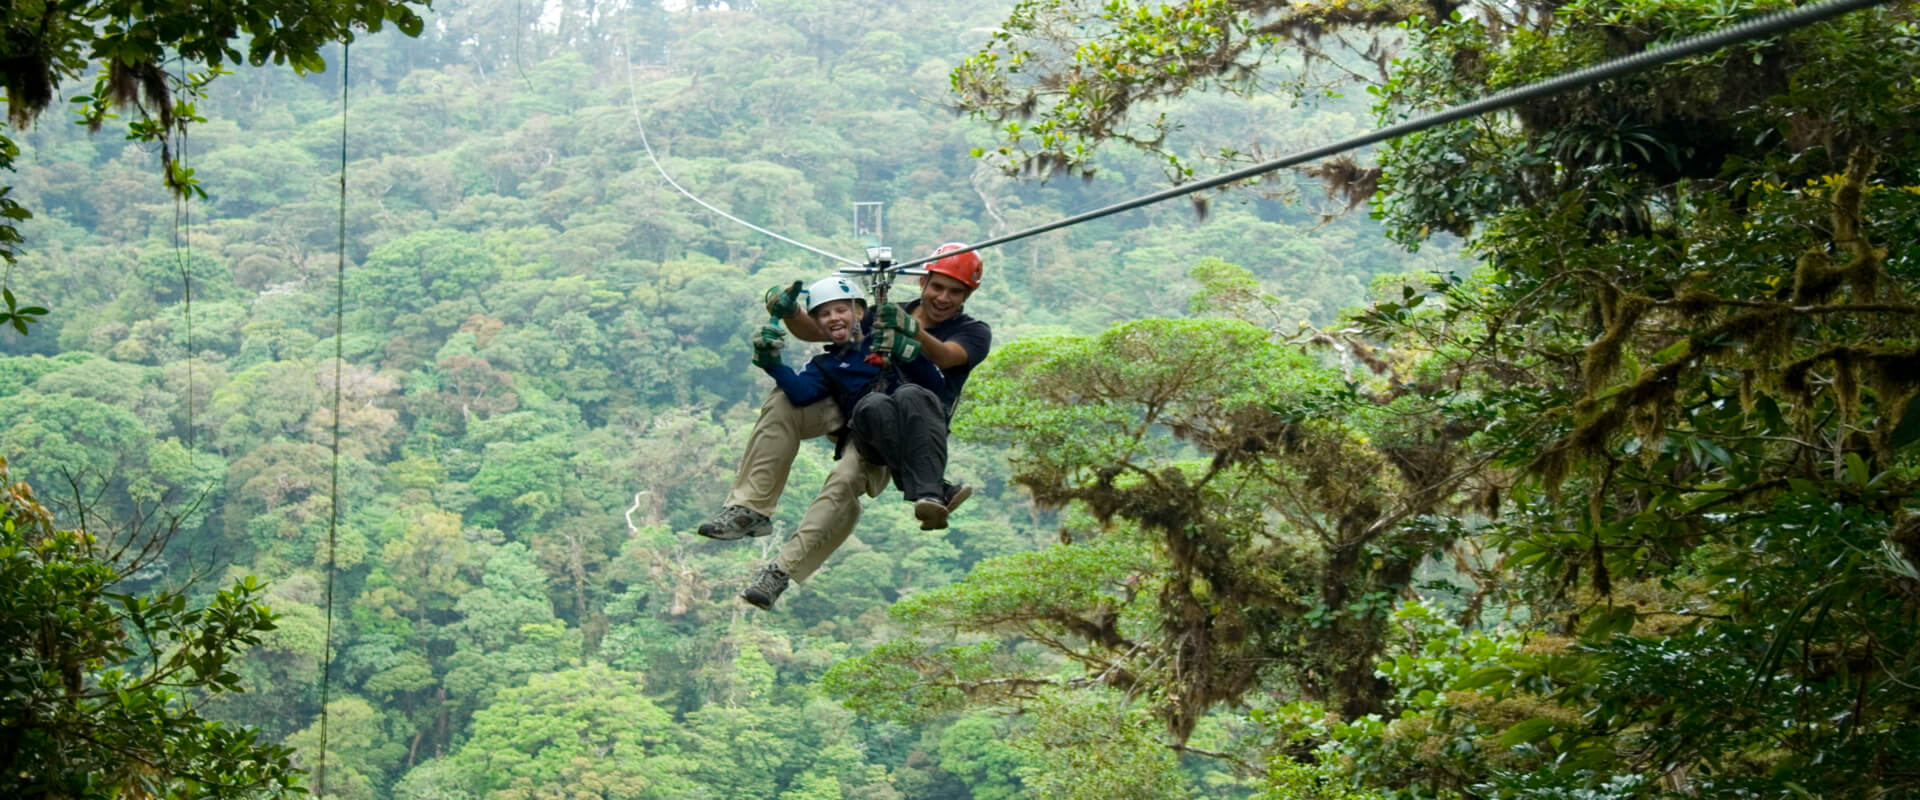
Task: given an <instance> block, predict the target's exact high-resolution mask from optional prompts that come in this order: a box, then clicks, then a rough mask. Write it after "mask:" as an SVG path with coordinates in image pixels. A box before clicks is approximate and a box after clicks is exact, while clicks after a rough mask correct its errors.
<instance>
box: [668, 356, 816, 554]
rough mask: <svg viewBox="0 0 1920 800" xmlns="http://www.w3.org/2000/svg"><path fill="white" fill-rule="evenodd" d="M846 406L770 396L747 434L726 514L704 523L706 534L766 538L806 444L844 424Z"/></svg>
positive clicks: (775, 393)
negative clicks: (842, 409)
mask: <svg viewBox="0 0 1920 800" xmlns="http://www.w3.org/2000/svg"><path fill="white" fill-rule="evenodd" d="M840 425H841V422H840V409H838V408H836V407H834V404H832V403H828V402H820V403H809V404H807V405H804V406H795V405H794V404H793V403H791V402H788V401H787V394H786V393H785V392H782V391H780V390H778V389H775V390H773V392H772V393H770V394H768V395H767V401H766V402H765V403H763V404H761V406H760V417H759V419H756V420H755V421H754V423H753V431H752V432H750V433H748V434H747V446H746V449H745V451H743V452H742V453H741V454H740V468H739V470H737V471H736V472H735V473H734V476H733V487H732V488H731V489H730V490H729V491H728V492H727V501H726V503H725V505H724V507H722V508H721V510H720V514H719V515H718V516H716V517H714V518H713V520H711V521H709V522H707V523H706V524H704V525H701V526H700V535H702V536H707V537H710V538H714V539H738V538H741V537H744V536H765V535H767V534H769V533H772V532H773V523H772V521H771V520H770V519H769V518H770V517H772V516H773V512H774V509H776V508H778V507H779V506H780V494H781V492H783V491H785V490H786V487H787V473H788V471H789V470H791V469H792V467H793V459H794V456H795V455H797V454H798V453H799V452H800V442H801V440H803V439H811V438H813V437H815V436H824V435H826V434H828V433H831V432H833V431H835V430H838V429H839V428H840Z"/></svg>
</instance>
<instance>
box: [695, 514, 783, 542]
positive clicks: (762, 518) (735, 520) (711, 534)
mask: <svg viewBox="0 0 1920 800" xmlns="http://www.w3.org/2000/svg"><path fill="white" fill-rule="evenodd" d="M770 533H773V520H770V519H767V515H765V514H762V513H760V512H758V511H755V510H753V509H751V508H747V507H746V506H727V507H726V508H723V509H720V513H719V514H715V515H714V517H713V519H711V520H708V521H707V522H706V523H704V524H702V525H701V526H700V535H701V536H705V537H707V538H709V539H722V540H729V539H745V538H747V537H749V536H766V535H767V534H770Z"/></svg>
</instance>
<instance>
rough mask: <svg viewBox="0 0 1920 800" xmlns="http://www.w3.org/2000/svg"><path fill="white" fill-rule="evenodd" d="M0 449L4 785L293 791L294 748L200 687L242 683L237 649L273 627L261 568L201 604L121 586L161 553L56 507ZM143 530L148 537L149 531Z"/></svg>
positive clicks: (223, 793)
mask: <svg viewBox="0 0 1920 800" xmlns="http://www.w3.org/2000/svg"><path fill="white" fill-rule="evenodd" d="M6 467H7V465H6V462H5V460H4V459H0V485H3V486H4V488H3V489H0V570H4V575H0V586H4V587H5V590H4V592H0V606H3V607H0V619H4V620H5V623H4V624H3V625H0V639H4V646H0V687H4V688H3V689H0V696H4V697H5V701H4V704H3V705H0V730H4V733H0V759H3V760H0V791H4V792H5V793H6V795H7V796H9V797H22V798H26V797H79V798H112V797H122V796H126V795H128V794H139V795H145V796H157V797H188V796H191V797H220V798H242V797H258V796H268V795H278V794H284V793H286V792H288V791H290V790H292V789H293V788H294V787H295V786H296V785H297V781H298V779H299V771H298V770H296V769H294V768H293V766H292V765H291V763H290V762H289V760H288V754H289V753H290V751H289V750H288V749H287V748H284V747H280V746H277V745H273V744H269V743H266V742H263V741H260V740H259V739H258V738H257V732H256V731H254V730H251V729H249V728H245V727H241V726H235V725H229V724H224V723H221V722H217V721H213V720H208V719H205V718H203V717H202V716H201V715H200V713H199V710H198V708H197V705H196V702H195V698H196V696H197V695H199V694H201V693H221V692H238V691H241V686H240V681H239V675H238V674H237V673H236V672H234V671H233V666H234V662H235V659H236V658H238V657H240V656H241V655H242V654H243V653H245V651H246V650H247V648H248V647H249V646H251V645H255V644H259V643H260V641H261V640H260V637H261V635H262V634H264V633H265V632H267V631H271V630H273V628H274V616H273V614H272V613H271V612H270V611H268V610H267V608H266V606H265V605H263V604H262V603H261V602H259V599H258V598H259V595H260V591H261V588H262V587H261V586H260V584H259V583H257V582H255V581H254V580H253V579H251V578H248V579H245V580H241V581H238V582H236V583H235V584H234V585H233V586H231V587H230V588H227V589H223V590H220V591H219V592H218V593H216V594H215V595H213V597H212V598H211V600H210V602H208V603H207V604H206V605H204V606H202V605H196V604H190V603H189V602H188V600H187V596H186V595H185V594H183V593H179V592H156V593H151V594H122V593H117V592H114V591H112V590H113V588H114V586H115V584H118V583H120V582H122V581H123V580H124V579H125V578H126V577H127V575H128V574H130V573H132V572H134V571H136V570H138V569H139V568H140V567H141V566H143V564H142V563H141V561H140V559H141V558H142V557H151V555H152V554H153V553H154V552H155V549H156V548H155V546H154V543H153V542H152V541H146V542H139V541H134V540H128V541H127V542H125V544H127V545H137V546H138V547H137V548H136V549H134V550H132V551H131V554H132V556H133V557H132V558H131V559H130V560H126V561H122V562H120V563H118V564H116V563H113V562H112V561H111V560H110V559H112V558H114V557H116V556H115V554H116V553H128V552H129V551H128V550H126V549H124V548H114V547H112V546H111V545H110V543H108V542H103V541H102V540H101V539H99V538H97V537H96V536H94V535H92V534H89V533H87V532H85V531H74V530H56V529H55V527H54V524H53V516H52V514H51V513H49V512H48V511H47V510H46V509H45V508H44V507H42V506H41V505H40V503H39V502H37V501H36V500H35V499H34V495H33V491H32V490H31V489H30V488H29V487H28V486H27V485H26V484H24V483H13V482H12V480H11V476H10V474H9V473H8V472H7V468H6ZM136 535H137V534H136Z"/></svg>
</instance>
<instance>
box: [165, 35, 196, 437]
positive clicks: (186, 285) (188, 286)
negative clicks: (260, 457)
mask: <svg viewBox="0 0 1920 800" xmlns="http://www.w3.org/2000/svg"><path fill="white" fill-rule="evenodd" d="M188 77H189V76H188V74H187V58H186V56H184V55H182V56H181V57H180V90H181V91H182V92H185V91H186V89H187V86H188V83H187V80H188ZM174 160H175V161H176V162H178V163H179V165H180V170H179V172H178V175H179V176H180V177H181V179H182V180H185V178H186V175H187V126H186V124H185V123H184V122H183V123H181V125H180V148H179V152H178V153H176V154H175V156H174ZM168 177H169V178H172V177H173V176H168ZM183 241H184V242H185V247H184V248H183V247H182V246H181V243H182V242H183ZM183 249H184V251H185V253H186V255H185V257H184V258H182V256H181V252H182V250H183ZM173 260H174V263H175V264H176V265H178V266H179V267H180V284H181V286H180V295H181V298H182V310H181V314H182V316H183V317H184V319H185V328H186V338H187V345H186V347H187V468H188V469H189V470H191V469H192V468H193V445H194V431H193V429H194V383H193V188H192V187H191V186H188V185H182V186H179V187H176V188H175V189H174V195H173Z"/></svg>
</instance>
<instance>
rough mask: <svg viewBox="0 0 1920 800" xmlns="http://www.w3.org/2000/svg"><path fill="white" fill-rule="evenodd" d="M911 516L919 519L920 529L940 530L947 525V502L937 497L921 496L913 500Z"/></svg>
mask: <svg viewBox="0 0 1920 800" xmlns="http://www.w3.org/2000/svg"><path fill="white" fill-rule="evenodd" d="M913 516H914V517H916V518H918V519H919V520H920V530H923V531H937V530H940V529H941V528H945V527H947V504H946V503H943V502H941V500H940V498H938V497H922V498H920V499H918V500H915V501H913Z"/></svg>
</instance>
